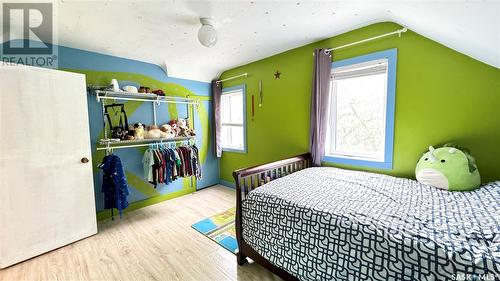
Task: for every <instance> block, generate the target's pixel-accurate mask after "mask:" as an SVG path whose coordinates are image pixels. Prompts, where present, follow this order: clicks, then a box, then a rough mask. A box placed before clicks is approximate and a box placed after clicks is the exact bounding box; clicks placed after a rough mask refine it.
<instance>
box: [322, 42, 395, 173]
mask: <svg viewBox="0 0 500 281" xmlns="http://www.w3.org/2000/svg"><path fill="white" fill-rule="evenodd" d="M395 63H396V49H393V50H388V51H383V52H378V53H374V54H369V55H366V56H361V57H356V58H352V59H348V60H343V61H339V62H334V63H333V65H332V74H331V85H330V110H329V122H328V127H327V137H326V145H325V159H324V160H325V161H330V162H336V163H341V164H348V165H360V166H369V167H374V168H386V169H391V168H392V151H393V147H392V146H393V128H394V93H395V92H394V90H395Z"/></svg>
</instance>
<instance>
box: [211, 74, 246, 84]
mask: <svg viewBox="0 0 500 281" xmlns="http://www.w3.org/2000/svg"><path fill="white" fill-rule="evenodd" d="M243 76H245V77H247V76H248V73H247V72H245V73H242V74H240V75H236V76H231V77H228V78H225V79H221V80H217V81H216V82H217V83H222V82H224V81H229V80H233V79H236V78H240V77H243Z"/></svg>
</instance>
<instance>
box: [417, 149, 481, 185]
mask: <svg viewBox="0 0 500 281" xmlns="http://www.w3.org/2000/svg"><path fill="white" fill-rule="evenodd" d="M415 174H416V176H417V180H418V181H419V182H421V183H423V184H427V185H430V186H434V187H437V188H441V189H445V190H450V191H468V190H473V189H475V188H477V187H479V185H480V184H481V177H480V175H479V171H478V169H477V166H476V163H475V160H474V158H473V157H472V156H471V155H470V154H469V152H468V150H467V149H464V148H460V147H457V146H454V145H452V144H445V145H444V146H442V147H439V148H436V149H434V147H432V146H429V151H426V152H425V153H424V155H422V157H421V158H420V160H419V161H418V163H417V167H416V168H415Z"/></svg>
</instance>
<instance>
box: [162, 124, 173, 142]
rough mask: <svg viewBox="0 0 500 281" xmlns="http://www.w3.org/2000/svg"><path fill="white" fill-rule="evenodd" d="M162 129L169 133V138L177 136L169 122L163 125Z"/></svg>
mask: <svg viewBox="0 0 500 281" xmlns="http://www.w3.org/2000/svg"><path fill="white" fill-rule="evenodd" d="M160 130H161V131H162V132H164V133H166V134H167V137H166V138H167V139H171V138H175V133H174V131H173V130H172V126H170V125H169V124H164V125H161V127H160Z"/></svg>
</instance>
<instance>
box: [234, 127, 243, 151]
mask: <svg viewBox="0 0 500 281" xmlns="http://www.w3.org/2000/svg"><path fill="white" fill-rule="evenodd" d="M243 140H244V132H243V127H231V147H235V148H239V149H243Z"/></svg>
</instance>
